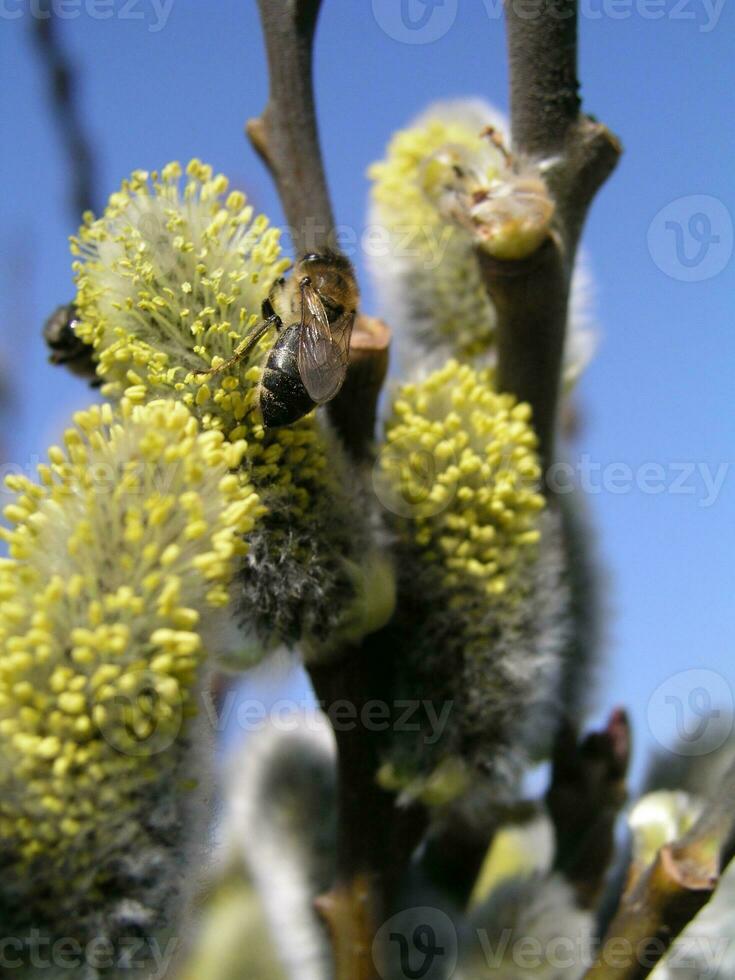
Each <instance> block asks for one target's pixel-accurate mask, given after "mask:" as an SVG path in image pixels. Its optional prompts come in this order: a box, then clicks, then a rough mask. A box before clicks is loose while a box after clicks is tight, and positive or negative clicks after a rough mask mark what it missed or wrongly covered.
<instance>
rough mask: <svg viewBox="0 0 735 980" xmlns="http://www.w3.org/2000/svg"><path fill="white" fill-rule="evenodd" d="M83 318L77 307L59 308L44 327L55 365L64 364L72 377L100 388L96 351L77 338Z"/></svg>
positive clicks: (71, 305) (45, 337)
mask: <svg viewBox="0 0 735 980" xmlns="http://www.w3.org/2000/svg"><path fill="white" fill-rule="evenodd" d="M78 323H79V316H78V314H77V310H76V307H75V306H74V304H73V303H67V304H65V305H64V306H59V307H58V309H56V310H55V311H54V312H53V313H52V314H51V316H50V317H49V318H48V320H47V321H46V323H45V324H44V327H43V337H44V340H45V341H46V344H47V346H48V348H49V350H50V352H51V353H50V354H49V360H50V361H51V363H52V364H63V365H64V366H65V367H67V368H68V369H69V370H70V371H71V372H72V374H76V375H78V376H79V377H80V378H86V379H87V380H88V381H89V382H90V384H92V385H93V386H94V387H96V386H97V385H99V384H100V379H99V378H98V377H97V373H96V362H95V360H94V356H93V353H94V349H93V347H92V345H91V344H88V343H86V342H85V341H84V340H82V339H81V338H80V337H79V336H78V334H77V325H78Z"/></svg>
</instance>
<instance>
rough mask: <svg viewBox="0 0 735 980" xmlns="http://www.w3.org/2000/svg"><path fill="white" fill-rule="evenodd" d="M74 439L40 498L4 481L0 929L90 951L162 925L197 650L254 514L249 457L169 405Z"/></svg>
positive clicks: (99, 417)
mask: <svg viewBox="0 0 735 980" xmlns="http://www.w3.org/2000/svg"><path fill="white" fill-rule="evenodd" d="M75 423H76V424H75V427H74V428H71V429H69V430H68V431H67V432H66V434H65V438H64V447H63V448H60V447H52V448H51V449H50V451H49V461H48V463H44V464H41V465H40V466H39V468H38V470H39V477H40V482H39V483H35V482H33V481H31V480H30V479H29V478H27V477H24V476H12V477H9V478H8V485H9V487H10V489H11V490H14V491H15V492H16V499H15V501H14V502H13V503H11V504H9V505H8V506H7V507H6V508H5V511H4V514H5V517H6V519H7V520H8V521H10V522H11V524H12V527H11V528H10V529H3V530H2V537H3V538H5V540H6V541H7V543H8V557H7V558H5V559H3V560H2V564H1V565H0V855H1V860H2V866H3V870H4V875H3V884H2V888H1V889H0V894H1V895H2V899H1V900H0V902H1V903H2V904H3V905H6V906H7V908H3V910H2V916H1V918H2V919H3V924H4V925H5V926H7V919H8V916H10V917H11V919H12V921H13V922H15V923H16V925H17V928H18V929H22V928H23V926H29V927H31V926H32V927H34V928H36V927H37V928H39V929H41V930H42V931H46V932H48V933H49V934H53V935H57V936H59V935H60V936H71V937H74V939H75V940H77V941H78V942H81V943H84V942H86V941H87V940H88V939H90V938H92V937H96V936H103V937H104V936H107V937H109V938H110V939H111V940H113V941H116V940H117V939H118V938H119V937H120V935H121V933H122V934H124V933H125V930H126V929H131V930H133V932H134V931H135V929H136V928H139V929H142V930H145V931H146V934H147V935H149V934H150V930H151V929H154V928H156V927H160V926H161V925H163V924H165V923H166V921H167V919H169V918H170V917H171V916H173V915H174V911H175V907H176V904H177V900H178V896H179V892H180V889H181V877H182V875H183V873H184V871H185V868H184V867H183V864H184V853H185V852H186V850H187V843H186V841H187V838H188V831H187V830H186V829H185V825H186V823H187V822H188V820H189V818H190V817H189V816H185V815H187V814H189V815H190V813H191V811H192V809H193V808H195V807H196V802H195V799H194V794H192V792H191V790H192V789H193V788H195V783H196V777H197V771H198V767H197V765H196V754H197V752H198V751H200V750H199V748H198V746H197V744H196V743H197V742H198V741H199V737H200V736H199V734H196V728H195V715H196V709H197V704H196V692H197V690H198V688H199V685H200V682H201V677H202V671H203V669H204V664H205V658H206V655H207V650H206V649H205V647H204V645H203V642H202V634H203V632H204V630H205V629H206V627H207V624H208V622H209V620H210V618H211V617H213V616H216V615H217V611H218V610H221V609H222V607H223V606H224V605H225V604H227V602H228V601H229V598H230V588H231V581H232V576H233V573H234V571H235V569H236V567H237V563H238V562H239V560H241V558H242V555H243V554H244V552H245V551H246V547H247V546H246V539H247V536H248V535H249V534H250V533H251V532H252V530H253V528H254V527H255V526H256V524H257V523H258V521H259V520H261V519H262V516H263V513H264V508H263V506H262V504H261V502H260V500H259V498H258V495H257V494H256V493H255V491H254V490H253V487H252V486H251V485H250V484H249V483H248V481H247V479H246V478H245V477H244V476H242V475H241V473H240V472H239V467H240V463H241V460H242V455H243V452H244V450H245V444H244V442H239V443H237V442H236V443H230V442H227V441H226V440H225V439H224V438H223V436H222V434H221V433H218V432H202V430H201V427H200V425H199V423H198V422H197V420H196V419H195V418H194V417H193V416H192V415H191V413H190V412H189V411H188V409H187V408H186V406H184V405H183V404H181V403H172V402H170V401H163V400H155V401H152V402H150V403H149V404H147V405H145V406H140V405H135V404H133V403H132V402H130V401H129V400H123V401H122V402H121V404H120V405H119V407H118V409H117V410H115V411H114V410H113V409H112V407H111V406H109V405H104V406H94V407H92V408H90V409H88V410H87V411H84V412H80V413H78V414H77V415H76V416H75ZM14 935H18V933H17V932H16V933H14ZM21 935H25V934H24V933H21Z"/></svg>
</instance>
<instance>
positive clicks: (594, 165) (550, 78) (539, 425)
mask: <svg viewBox="0 0 735 980" xmlns="http://www.w3.org/2000/svg"><path fill="white" fill-rule="evenodd" d="M505 19H506V27H507V35H508V55H509V62H510V90H511V131H512V136H513V150H514V152H515V154H516V155H517V156H519V157H521V158H532V159H536V160H539V161H541V160H545V161H546V162H547V181H548V184H549V190H550V192H551V194H552V197H553V198H554V202H555V204H556V218H555V224H554V230H553V233H552V235H551V236H550V238H549V239H548V240H547V241H546V243H545V244H543V245H542V246H541V247H540V248H539V250H538V251H537V253H536V254H535V255H533V256H531V257H529V258H528V259H523V260H518V261H504V262H499V261H494V260H491V259H489V258H488V257H487V255H485V254H484V253H483V252H482V250H478V259H479V261H480V265H481V269H482V272H483V277H484V280H485V285H486V288H487V290H488V294H489V296H490V298H491V299H492V301H493V303H494V304H495V306H496V307H497V310H498V384H499V386H500V387H501V389H503V390H505V391H510V392H512V393H513V394H515V395H516V396H517V397H518V398H519V399H522V400H523V401H528V402H529V403H530V404H531V406H532V408H533V412H534V420H535V425H536V430H537V432H538V436H539V441H540V445H541V453H542V456H543V459H544V461H545V462H546V463H547V464H549V463H550V462H552V461H553V453H554V434H555V429H556V412H557V403H558V398H559V379H560V372H561V362H562V355H563V351H564V335H565V328H566V321H567V307H568V300H569V284H570V280H571V272H572V268H573V265H574V256H575V252H576V247H577V242H578V240H579V235H580V233H581V230H582V226H583V224H584V219H585V216H586V213H587V209H588V208H589V205H590V203H591V201H592V198H593V197H594V195H595V193H596V191H597V190H598V188H599V187H600V186H601V185H602V184H603V183H604V181H605V180H606V178H607V177H608V175H609V174H610V172H611V171H612V169H613V168H614V166H615V163H616V161H617V158H618V156H619V153H620V146H619V144H618V142H617V140H616V139H615V138H614V137H613V136H612V135H611V134H610V133H609V132H608V130H607V129H605V127H604V126H601V125H599V124H598V123H595V122H593V121H592V120H591V119H589V118H587V117H586V116H584V115H581V114H580V100H579V94H578V89H579V83H578V81H577V4H576V0H557V2H556V3H552V2H550V3H548V4H544V5H543V7H542V9H541V11H540V13H539V16H537V17H534V18H528V17H526V16H523V11H522V10H521V9H520V5H518V4H516V3H514V2H512V0H507V2H506V5H505Z"/></svg>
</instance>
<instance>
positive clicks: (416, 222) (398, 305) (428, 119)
mask: <svg viewBox="0 0 735 980" xmlns="http://www.w3.org/2000/svg"><path fill="white" fill-rule="evenodd" d="M488 126H490V127H492V128H493V129H494V130H496V131H497V133H498V134H499V136H500V137H501V138H502V140H503V142H504V143H505V144H506V145H507V144H508V135H507V134H508V124H507V120H506V119H505V117H504V116H503V114H502V113H500V112H499V110H498V109H496V108H495V107H494V106H492V105H490V104H488V103H485V102H483V101H482V100H479V99H457V100H453V101H448V102H437V103H435V104H434V105H432V106H430V107H429V108H428V109H426V110H425V112H423V113H422V114H421V115H420V116H418V117H417V118H416V119H414V120H413V121H412V122H410V123H409V124H408V126H407V127H406V128H405V129H403V130H401V131H399V132H398V133H397V134H396V135H395V136H394V137H393V139H392V141H391V143H390V145H389V147H388V150H387V153H386V156H385V157H384V159H383V160H382V161H380V162H379V163H376V164H374V165H373V166H372V167H371V168H370V170H369V175H370V177H371V178H372V182H373V184H372V189H371V195H370V202H369V209H368V225H369V226H370V227H371V228H377V229H380V230H381V232H382V234H381V236H380V239H379V241H380V247H375V248H371V249H370V250H369V252H368V255H367V260H368V266H369V269H370V273H371V276H372V278H373V281H374V283H375V288H376V291H377V295H378V301H379V309H380V314H381V315H382V316H383V317H384V318H385V319H386V321H387V322H388V323H390V324H391V326H392V327H393V330H394V338H395V342H394V349H395V350H396V351H397V353H398V355H399V360H400V362H401V363H402V364H403V365H404V366H408V365H410V366H412V367H415V365H416V361H417V358H420V359H421V360H422V361H424V362H425V363H426V364H428V365H429V366H430V367H435V366H436V365H437V364H438V363H441V361H442V360H444V359H446V357H447V356H452V357H458V358H459V359H461V360H464V359H467V358H469V359H475V358H477V359H480V360H481V361H483V362H485V363H492V362H493V360H494V357H495V327H496V313H495V309H494V307H493V305H492V303H491V301H490V299H489V298H488V296H487V294H486V291H485V288H484V285H483V283H482V278H481V275H480V272H479V269H478V266H477V262H476V259H475V256H474V254H473V252H474V243H473V240H472V237H471V235H470V233H469V232H468V231H466V230H464V229H462V228H459V227H457V226H456V225H454V224H453V223H451V222H448V221H447V220H445V219H444V218H443V217H442V216H441V214H440V213H439V210H438V209H437V207H436V206H435V204H434V203H433V202H432V201H431V200H430V199H429V197H428V196H427V194H426V193H425V190H424V187H423V182H424V181H425V179H426V167H427V165H428V163H429V161H430V160H431V159H432V158H433V157H434V156H435V155H436V154H437V153H440V152H441V151H442V150H444V149H446V148H449V149H450V150H451V151H453V152H458V153H460V154H469V155H470V158H471V157H472V155H473V154H476V155H477V157H478V160H479V161H480V165H481V167H482V168H483V169H485V168H489V170H490V171H492V173H491V174H490V176H491V178H492V179H497V180H500V181H502V180H503V170H504V168H505V167H506V166H507V162H506V161H505V160H504V158H503V156H502V153H501V152H500V150H498V149H497V148H496V147H493V146H492V144H491V143H489V141H488V140H487V138H486V137H481V135H480V134H481V133H482V131H483V130H484V129H486V127H488ZM377 240H378V239H377V236H376V241H377ZM386 242H387V245H386ZM591 298H592V289H591V276H590V273H589V268H588V264H587V262H586V261H585V259H584V258H582V257H579V258H578V260H577V264H576V266H575V270H574V274H573V277H572V289H571V296H570V313H569V324H568V331H567V332H568V338H567V344H566V351H565V361H564V379H565V383H566V384H567V385H572V384H574V383H575V382H576V381H577V379H578V378H579V376H580V375H581V373H582V372H583V371H584V368H585V367H586V366H587V364H588V362H589V360H590V359H591V357H592V355H593V353H594V350H595V348H596V345H597V339H596V338H597V329H596V327H595V324H594V318H593V314H592V305H591Z"/></svg>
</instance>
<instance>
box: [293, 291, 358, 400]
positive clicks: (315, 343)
mask: <svg viewBox="0 0 735 980" xmlns="http://www.w3.org/2000/svg"><path fill="white" fill-rule="evenodd" d="M302 297H303V302H302V308H301V331H300V334H299V347H298V367H299V375H300V376H301V380H302V382H303V384H304V387H305V388H306V390H307V392H308V394H309V397H310V398H311V399H312V401H314V402H316V404H317V405H323V404H324V403H325V402H328V401H329V400H330V399H331V398H334V396H335V395H336V394H337V392H338V391H339V389H340V388H341V387H342V382H343V381H344V379H345V374H346V373H347V362H348V360H349V356H350V337H351V336H352V327H353V324H354V322H355V314H354V313H352V312H351V313H343V314H342V316H341V317H339V318H338V319H337V320H336V321H335V322H334V323H332V324H330V322H329V319H328V317H327V314H326V312H325V310H324V307H323V305H322V302H321V300H320V299H319V296H318V294H317V292H316V291H315V290H314V289H313V288H312V287H311V286H305V287H303V290H302Z"/></svg>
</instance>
